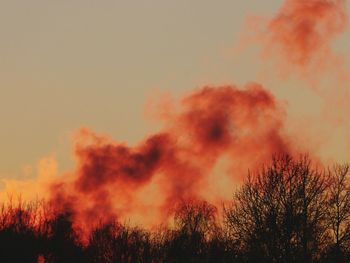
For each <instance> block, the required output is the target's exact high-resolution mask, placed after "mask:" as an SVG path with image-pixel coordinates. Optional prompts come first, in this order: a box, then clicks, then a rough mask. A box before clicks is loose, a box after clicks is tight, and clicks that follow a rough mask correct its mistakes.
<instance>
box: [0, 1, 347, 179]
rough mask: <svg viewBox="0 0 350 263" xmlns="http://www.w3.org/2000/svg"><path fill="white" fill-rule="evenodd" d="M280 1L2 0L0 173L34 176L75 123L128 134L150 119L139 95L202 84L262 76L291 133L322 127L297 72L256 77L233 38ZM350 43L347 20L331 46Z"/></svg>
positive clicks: (260, 68)
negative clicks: (283, 78) (285, 114)
mask: <svg viewBox="0 0 350 263" xmlns="http://www.w3.org/2000/svg"><path fill="white" fill-rule="evenodd" d="M282 2H283V1H281V0H267V1H261V0H244V1H243V0H236V1H232V0H230V1H229V0H220V1H210V0H191V1H188V0H186V1H185V0H178V1H170V0H166V1H164V0H162V1H161V0H149V1H145V0H139V1H121V0H114V1H112V0H101V1H89V0H84V1H83V0H76V1H74V0H73V1H72V0H60V1H57V0H56V1H55V0H50V1H47V0H45V1H44V0H31V1H19V0H0V36H1V41H0V121H1V124H0V127H1V128H0V145H1V148H0V160H1V161H0V164H1V165H0V177H3V178H5V177H6V178H21V177H23V176H32V175H33V172H32V169H33V167H35V165H36V163H37V162H38V161H39V160H40V159H41V158H43V157H45V156H54V157H55V158H56V159H57V161H58V165H59V170H60V171H65V170H67V169H70V168H71V167H73V166H74V161H73V155H72V149H71V148H72V143H71V141H72V136H73V134H74V132H75V131H76V130H77V129H79V128H80V127H89V128H92V129H93V130H95V131H97V132H98V133H102V134H109V135H110V136H111V137H113V138H114V139H116V140H118V141H124V142H128V143H130V144H135V143H136V142H138V141H139V140H140V139H142V138H144V136H145V135H146V134H147V133H149V132H150V131H153V130H156V129H157V125H159V124H158V123H157V122H155V121H154V120H152V118H151V117H149V116H148V115H147V111H146V110H145V109H146V108H147V105H148V104H149V102H153V101H157V98H158V97H159V96H163V95H164V94H170V95H172V96H181V95H183V94H186V93H188V92H190V91H191V90H193V89H194V88H198V87H201V86H204V85H221V84H231V83H232V84H239V85H243V84H245V83H247V82H250V81H258V82H261V83H263V85H264V86H265V87H266V88H267V89H268V90H270V91H271V92H273V94H274V95H276V97H278V98H279V99H280V100H281V101H282V102H283V101H286V100H287V98H288V102H286V111H287V112H288V115H289V116H290V118H289V120H291V121H290V122H291V123H293V124H290V129H291V130H292V132H293V129H294V131H295V130H297V129H300V128H301V129H305V128H306V127H305V126H302V125H301V124H300V125H299V126H298V125H297V124H296V123H303V122H306V121H308V118H311V119H313V125H312V127H313V128H311V127H309V128H310V129H317V128H322V129H328V128H327V126H330V125H331V123H327V122H326V121H325V122H323V123H320V114H321V108H322V106H320V105H321V104H322V102H321V101H320V98H319V97H317V96H315V94H314V92H313V91H312V90H310V89H301V88H299V87H301V86H305V85H308V84H307V83H303V82H302V81H300V80H298V79H293V78H292V79H289V80H288V81H281V80H280V79H278V78H266V76H265V75H264V74H262V72H265V71H264V68H265V65H264V63H263V62H262V61H261V60H260V59H258V55H257V54H256V52H255V50H254V48H252V49H249V50H248V51H244V52H238V53H237V50H236V49H235V47H236V46H237V44H238V43H239V42H240V40H241V39H242V36H244V33H245V32H246V31H245V30H246V21H247V20H246V18H247V17H249V16H255V15H257V14H258V15H259V16H267V17H268V16H272V15H274V14H275V13H276V12H277V10H278V9H279V7H280V6H281V4H282ZM349 44H350V32H349V30H348V31H347V32H345V33H344V34H343V35H341V36H340V37H339V38H337V40H336V43H335V45H334V47H335V49H336V50H337V52H339V53H341V54H342V56H343V57H344V58H345V60H346V59H347V58H348V56H349V55H350V54H349V51H348V50H347V47H348V46H349ZM267 74H270V75H274V73H273V72H270V73H267ZM315 116H317V118H316V117H315ZM312 117H315V118H312ZM295 120H298V122H295ZM296 126H297V127H296ZM325 126H326V127H325ZM346 131H347V130H346V128H344V127H341V128H339V129H334V131H332V133H331V134H332V136H331V137H332V138H331V139H330V140H329V142H328V143H327V144H325V145H324V146H322V148H321V149H320V153H321V154H323V155H324V156H325V158H330V157H332V158H335V159H336V160H346V159H347V156H346V155H345V153H346V152H347V151H348V149H347V147H348V146H347V145H346V144H345V143H344V140H343V138H344V137H345V136H346ZM310 134H311V132H310Z"/></svg>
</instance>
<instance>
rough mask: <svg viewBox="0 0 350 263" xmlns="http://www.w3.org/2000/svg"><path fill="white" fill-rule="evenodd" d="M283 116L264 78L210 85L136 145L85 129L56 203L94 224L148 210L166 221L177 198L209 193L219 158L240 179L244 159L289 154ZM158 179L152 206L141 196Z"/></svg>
mask: <svg viewBox="0 0 350 263" xmlns="http://www.w3.org/2000/svg"><path fill="white" fill-rule="evenodd" d="M283 116H284V114H283V111H282V110H281V109H280V108H279V106H278V104H277V103H276V101H275V99H274V98H273V96H272V95H271V94H270V93H269V92H267V91H266V90H264V89H263V87H262V86H260V85H258V84H249V85H247V86H246V87H245V88H244V89H239V88H237V87H234V86H225V87H204V88H202V89H199V90H197V91H195V92H194V93H192V94H190V95H189V96H186V97H185V98H184V99H183V100H182V102H181V107H180V110H179V111H178V112H171V113H169V114H168V117H167V119H166V120H165V123H164V129H163V130H161V131H160V132H158V133H155V134H152V135H150V136H148V137H147V138H146V139H145V140H144V141H142V142H140V143H139V144H138V145H136V146H134V147H130V146H127V145H125V144H121V143H117V142H113V141H111V140H110V139H107V138H103V137H99V136H98V135H95V134H93V133H92V132H91V133H90V134H89V132H88V131H84V132H83V133H84V134H83V135H82V136H83V137H81V138H80V140H79V141H80V142H79V143H78V144H77V146H76V156H77V159H78V167H77V170H76V171H75V172H74V173H73V174H72V175H70V178H64V179H63V180H62V181H61V182H58V183H56V184H54V185H53V186H52V203H53V204H54V206H55V207H57V208H58V209H60V210H67V211H70V212H71V213H72V214H73V217H75V219H76V222H89V224H92V225H93V223H97V222H98V220H102V221H108V220H111V219H113V218H119V219H125V218H127V216H128V215H130V214H132V213H134V212H140V211H147V209H151V210H152V215H149V217H151V218H152V220H151V221H153V222H157V223H159V221H163V220H166V218H167V215H168V214H169V213H170V211H171V210H172V208H173V206H174V205H176V204H177V202H179V201H183V200H186V199H193V198H202V199H207V198H206V197H207V196H206V195H207V194H206V193H208V191H209V187H211V186H210V185H209V181H208V176H209V175H210V173H211V172H213V168H214V167H215V165H216V164H217V162H218V161H219V160H220V158H223V157H225V158H227V159H228V160H229V161H228V165H229V166H230V167H229V169H226V171H227V172H226V176H227V177H228V178H229V179H230V180H240V178H241V177H243V176H244V175H245V173H246V172H247V170H242V166H244V167H245V169H247V167H250V168H252V167H254V165H256V164H261V163H262V162H264V161H267V160H268V159H270V158H271V156H272V155H273V154H276V153H289V152H290V151H291V150H290V146H289V142H288V139H287V138H286V136H284V135H283ZM223 172H225V171H223ZM152 184H156V185H157V187H155V188H153V192H152V193H151V195H155V196H157V199H158V200H153V204H152V205H151V206H147V205H146V204H145V203H144V200H140V199H138V198H137V197H138V196H139V194H140V192H142V191H143V190H144V189H145V188H147V187H149V185H152ZM227 187H229V188H230V189H233V187H232V185H231V184H230V185H228V186H227ZM210 194H211V195H213V194H214V195H218V196H220V193H219V192H217V193H210ZM226 198H230V196H227V197H226ZM145 213H146V212H145ZM146 214H147V213H146ZM146 214H145V215H144V216H145V217H147V216H146ZM157 215H158V216H157ZM143 221H144V220H143Z"/></svg>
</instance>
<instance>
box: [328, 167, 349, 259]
mask: <svg viewBox="0 0 350 263" xmlns="http://www.w3.org/2000/svg"><path fill="white" fill-rule="evenodd" d="M328 174H329V178H330V179H331V181H330V187H329V199H328V221H329V226H330V231H331V233H332V238H333V244H332V245H331V246H330V248H329V251H328V252H329V253H328V257H329V260H331V261H336V262H345V261H346V256H345V254H346V252H349V249H350V185H349V178H348V177H349V165H348V164H343V165H339V164H338V165H334V166H333V168H332V169H329V173H328Z"/></svg>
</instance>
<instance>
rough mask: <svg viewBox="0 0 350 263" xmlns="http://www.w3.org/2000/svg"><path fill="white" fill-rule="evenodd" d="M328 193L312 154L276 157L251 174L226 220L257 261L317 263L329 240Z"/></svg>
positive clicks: (232, 234) (322, 174)
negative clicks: (326, 221) (317, 258)
mask: <svg viewBox="0 0 350 263" xmlns="http://www.w3.org/2000/svg"><path fill="white" fill-rule="evenodd" d="M326 190H327V180H326V177H325V174H324V172H323V171H320V170H319V169H317V168H316V167H314V166H313V165H312V163H311V161H310V159H309V158H308V157H307V156H303V157H300V158H298V159H293V158H292V157H290V156H288V155H284V156H279V157H275V158H274V159H273V161H272V163H271V165H269V166H267V167H263V168H261V170H260V171H258V172H257V173H256V174H250V175H249V176H248V180H247V181H246V182H245V183H244V185H243V186H242V187H241V189H240V190H239V191H238V192H237V193H236V194H235V198H234V202H233V204H232V206H231V207H228V208H227V207H226V208H225V218H226V220H225V221H226V224H227V226H228V228H229V229H230V232H231V236H232V237H233V238H235V239H236V240H239V241H240V246H241V248H242V249H244V250H246V251H247V254H248V255H249V258H251V261H252V262H256V261H257V260H259V262H312V261H313V260H314V259H315V258H316V257H317V256H318V254H317V253H316V251H319V250H320V249H322V247H323V245H324V242H325V240H326V238H325V235H324V233H325V232H326V231H325V228H326V224H325V220H326V212H327V210H326ZM264 260H265V261H264Z"/></svg>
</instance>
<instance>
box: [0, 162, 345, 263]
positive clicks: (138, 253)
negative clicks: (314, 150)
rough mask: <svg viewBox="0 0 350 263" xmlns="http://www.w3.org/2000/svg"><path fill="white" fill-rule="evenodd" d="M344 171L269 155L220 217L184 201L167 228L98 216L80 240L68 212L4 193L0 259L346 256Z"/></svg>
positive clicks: (189, 261)
mask: <svg viewBox="0 0 350 263" xmlns="http://www.w3.org/2000/svg"><path fill="white" fill-rule="evenodd" d="M348 176H349V166H348V165H335V166H334V167H332V168H329V169H319V168H317V167H316V166H315V165H313V164H312V162H311V161H310V159H309V158H307V157H305V156H304V157H301V158H298V159H293V158H291V157H290V156H281V157H276V158H274V159H273V160H272V162H271V164H270V165H268V166H265V167H263V168H261V169H260V170H259V171H257V172H256V173H250V174H249V175H248V178H247V180H246V181H245V182H244V183H243V184H242V186H241V187H240V188H239V189H238V190H237V191H236V192H235V194H234V199H233V200H232V203H231V204H230V205H225V206H224V208H223V213H222V214H223V220H220V219H219V213H218V209H217V208H216V207H215V206H213V205H211V204H209V203H207V202H205V201H200V200H186V202H183V203H180V204H178V206H177V208H176V209H175V211H174V224H173V227H171V228H169V227H159V229H157V230H152V231H149V230H145V229H142V228H138V227H131V226H128V225H125V224H124V225H123V224H120V223H118V222H111V223H107V224H102V223H101V224H100V225H99V226H96V227H95V229H94V230H93V231H92V232H91V233H90V235H89V236H88V238H87V239H86V240H85V241H82V239H81V236H80V232H79V229H77V228H76V227H75V226H74V225H73V223H72V222H73V221H72V215H71V214H70V213H69V212H68V211H67V212H64V213H54V212H52V211H50V209H48V207H47V205H46V204H45V203H44V202H35V203H24V202H22V201H21V200H19V201H17V202H13V201H11V200H10V202H7V205H2V207H1V208H0V259H1V260H0V262H4V263H7V262H9V263H10V262H11V263H17V262H21V263H26V262H30V263H32V262H38V263H39V262H40V263H45V262H47V263H63V262H65V263H69V262H74V263H79V262H84V263H85V262H86V263H158V262H159V263H161V262H169V263H180V262H181V263H182V262H184V263H214V262H215V263H226V262H231V263H235V262H242V263H255V262H259V263H260V262H262V263H264V262H266V263H267V262H268V263H293V262H298V263H328V262H339V263H342V262H350V182H349V178H348ZM14 203H16V205H14Z"/></svg>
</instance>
